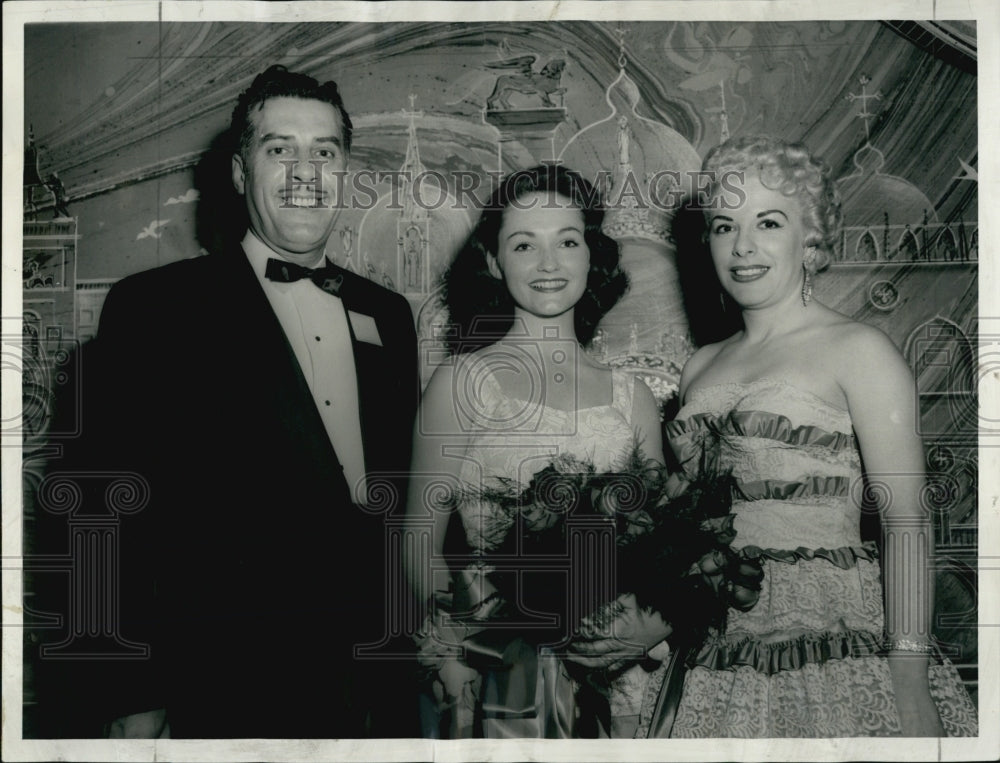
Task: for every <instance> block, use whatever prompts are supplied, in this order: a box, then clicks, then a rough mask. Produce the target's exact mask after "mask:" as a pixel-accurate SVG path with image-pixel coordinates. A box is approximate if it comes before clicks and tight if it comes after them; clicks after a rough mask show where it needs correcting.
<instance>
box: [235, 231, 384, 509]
mask: <svg viewBox="0 0 1000 763" xmlns="http://www.w3.org/2000/svg"><path fill="white" fill-rule="evenodd" d="M243 251H244V252H246V255H247V258H248V259H249V260H250V265H251V267H253V271H254V273H255V274H256V275H257V280H258V281H260V285H261V287H262V288H263V289H264V294H265V295H266V296H267V299H268V302H270V303H271V309H272V310H274V315H275V317H277V319H278V322H279V323H280V324H281V328H282V329H283V330H284V332H285V337H286V338H287V339H288V343H289V344H290V345H291V346H292V349H293V350H294V351H295V357H296V358H297V359H298V361H299V367H300V368H301V369H302V375H303V376H305V379H306V383H307V384H308V385H309V390H310V391H311V392H312V396H313V401H314V402H315V403H316V409H317V410H318V411H319V415H320V418H322V420H323V426H324V427H325V428H326V433H327V436H328V437H329V438H330V442H331V444H332V445H333V449H334V451H336V453H337V458H339V459H340V463H341V464H342V465H343V467H344V476H345V477H346V478H347V484H348V485H349V486H350V487H351V491H352V494H353V496H354V500H355V501H356V502H358V503H364V502H365V500H366V498H367V489H366V485H365V457H364V447H363V444H362V439H361V418H360V413H359V407H358V378H357V373H356V370H355V367H354V348H353V346H352V344H351V333H350V326H349V325H348V317H347V311H346V310H345V309H344V303H343V302H342V301H341V299H340V297H335V296H334V295H332V294H328V293H327V292H325V291H323V290H322V289H320V288H319V287H318V286H316V284H314V283H313V282H312V281H310V280H308V279H305V278H304V279H301V280H299V281H293V282H292V283H280V282H277V281H272V280H270V279H269V278H267V277H266V276H265V275H264V271H265V268H266V267H267V261H268V259H269V258H272V257H273V258H276V259H284V258H282V257H281V256H280V255H279V254H277V253H276V252H274V251H272V250H271V248H270V247H269V246H267V245H266V244H265V243H264V242H263V241H261V240H260V239H259V238H257V236H255V235H254V234H253V233H251V232H250V231H247V234H246V236H244V237H243ZM322 264H323V258H322V257H320V259H319V260H318V261H317V262H315V263H313V264H312V265H311V266H310V267H318V266H320V265H322Z"/></svg>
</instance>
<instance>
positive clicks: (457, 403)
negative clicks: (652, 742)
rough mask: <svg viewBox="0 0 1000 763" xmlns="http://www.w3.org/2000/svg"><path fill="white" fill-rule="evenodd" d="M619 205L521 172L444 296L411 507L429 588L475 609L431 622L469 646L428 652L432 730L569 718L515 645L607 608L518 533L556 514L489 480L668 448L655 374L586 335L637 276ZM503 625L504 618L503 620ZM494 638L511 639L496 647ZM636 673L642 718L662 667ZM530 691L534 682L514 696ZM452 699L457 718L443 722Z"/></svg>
mask: <svg viewBox="0 0 1000 763" xmlns="http://www.w3.org/2000/svg"><path fill="white" fill-rule="evenodd" d="M602 218H603V211H602V209H601V207H600V200H599V197H598V195H597V194H596V192H595V191H594V189H593V188H592V187H591V186H590V185H589V184H588V183H586V181H584V180H583V179H582V178H581V177H580V176H579V175H577V174H576V173H573V172H571V171H569V170H566V169H565V168H563V167H560V166H544V167H538V168H535V169H532V170H525V171H521V172H518V173H515V174H514V175H512V176H510V177H508V178H507V179H506V180H505V181H504V182H503V183H502V184H501V185H500V187H499V188H498V189H497V191H496V192H495V193H494V194H493V196H492V198H491V199H490V200H489V202H488V203H487V205H486V207H485V209H484V211H483V213H482V216H481V218H480V220H479V222H478V224H477V226H476V228H475V230H474V232H473V234H472V236H471V238H470V241H469V243H468V244H467V245H466V246H465V248H464V249H463V250H462V251H461V252H460V253H459V254H458V256H457V257H456V260H455V262H454V264H453V265H452V267H451V269H450V271H449V273H448V274H447V275H446V279H445V288H446V292H445V302H446V304H447V306H448V308H449V312H450V317H451V322H452V323H453V324H454V325H455V326H456V327H457V331H456V332H455V333H454V334H453V335H451V336H450V337H449V339H448V344H449V350H450V358H449V359H448V360H447V361H446V362H444V363H443V364H442V365H441V366H440V367H439V368H438V369H437V370H436V372H435V373H434V376H433V377H432V379H431V381H430V383H429V385H428V387H427V390H426V392H425V395H424V399H423V403H422V406H421V410H420V414H419V416H418V423H417V432H416V435H415V443H414V446H415V447H414V454H415V455H414V464H413V470H412V471H413V476H412V479H411V491H410V500H409V502H408V521H409V529H410V532H411V536H410V537H411V538H417V537H418V536H419V534H420V532H421V530H423V531H424V532H425V535H424V538H426V540H425V541H424V542H425V543H426V545H425V546H423V551H422V552H421V550H420V547H419V545H418V544H419V543H420V541H419V540H414V545H413V546H410V547H409V548H410V550H409V552H408V553H407V554H406V563H407V568H408V572H409V575H410V579H411V582H412V585H413V589H414V591H415V595H416V599H417V601H418V602H420V603H421V604H422V603H423V602H427V601H429V600H430V599H431V597H432V594H433V593H435V592H436V591H437V592H440V591H442V590H443V589H446V588H449V587H450V589H451V598H452V601H451V602H450V607H449V609H450V610H451V611H452V612H462V613H464V614H465V618H464V620H463V621H462V623H463V624H461V625H459V626H454V627H452V629H451V630H450V631H448V630H447V629H448V627H449V626H448V625H446V624H444V621H445V620H447V618H446V617H443V616H442V615H441V612H440V611H439V612H437V613H436V614H435V615H434V617H433V618H432V620H433V621H434V623H435V626H434V627H435V628H437V630H436V632H435V633H434V634H433V639H432V638H431V636H430V635H429V634H428V633H426V632H425V633H422V634H421V636H422V642H421V650H422V653H426V651H427V649H428V644H429V642H431V641H433V642H434V643H436V644H437V645H439V646H440V645H441V644H447V643H448V642H449V640H450V641H451V643H453V644H455V645H456V647H457V648H456V649H454V650H453V653H452V654H451V655H449V656H448V657H447V659H437V660H436V661H435V660H433V659H432V660H426V659H425V660H424V663H425V664H428V662H430V663H431V667H432V668H433V670H434V672H435V674H434V676H433V682H434V693H435V694H434V697H435V700H436V705H437V706H436V707H431V706H430V705H433V704H435V701H432V700H431V699H430V698H429V697H428V701H427V706H426V707H425V708H424V711H425V712H424V727H425V733H426V734H427V735H428V736H438V735H444V736H478V735H486V736H494V735H502V736H525V737H532V736H547V735H548V736H551V735H558V734H561V733H567V729H566V728H563V729H562V730H554V729H552V728H546V721H545V719H544V718H543V717H542V715H543V714H542V713H541V711H539V710H538V709H537V708H538V704H539V703H538V702H537V701H536V697H537V696H540V694H539V693H540V692H541V691H542V689H541V688H540V686H539V684H540V683H541V681H542V678H541V676H540V672H541V671H539V675H538V678H537V681H536V678H535V674H534V672H533V671H532V668H531V667H530V666H531V665H533V664H534V662H533V661H532V659H527V660H519V659H516V654H515V653H516V651H517V649H527V650H529V651H530V650H534V649H535V647H536V646H538V645H543V644H546V643H549V644H552V643H557V642H559V641H561V640H563V639H564V638H565V637H566V636H567V635H568V633H569V632H570V631H571V630H572V627H573V622H576V621H579V619H580V618H582V617H585V616H587V615H589V614H591V613H590V612H588V611H586V608H587V606H588V604H587V602H588V601H589V600H590V599H589V596H590V594H591V593H593V592H592V591H584V590H567V589H566V588H565V587H560V585H559V584H558V582H556V583H553V580H556V581H557V580H558V577H559V573H558V572H557V573H556V575H555V576H553V574H552V573H548V574H546V573H545V572H544V570H541V569H540V567H544V562H540V561H539V560H538V559H536V558H531V557H530V556H529V555H528V553H527V552H526V551H525V550H524V549H520V548H518V547H516V545H515V546H512V545H511V543H512V541H511V538H517V537H520V534H519V533H518V532H517V530H518V528H516V527H514V525H515V523H524V524H525V526H526V529H528V530H540V529H544V527H535V526H533V524H541V525H544V523H546V522H549V521H551V520H552V519H553V517H552V516H551V515H549V514H547V513H546V512H544V511H540V512H536V513H534V514H533V513H532V512H530V511H529V512H527V513H524V512H511V511H509V510H507V509H505V508H504V507H503V506H502V505H500V503H499V502H498V501H494V500H491V499H490V497H489V495H490V491H498V492H499V493H503V492H510V491H512V490H513V491H517V490H520V489H523V488H526V487H528V485H529V483H530V481H531V479H532V476H533V475H535V474H537V473H538V472H540V471H542V470H543V469H545V468H546V467H548V466H552V465H557V466H558V465H559V464H560V463H563V462H565V461H567V460H573V461H575V462H577V463H581V462H582V463H585V464H587V465H592V466H593V468H594V469H595V470H596V471H597V472H604V471H610V470H614V469H618V468H621V467H622V466H624V465H625V463H626V462H627V461H628V459H629V458H630V456H632V454H633V451H634V450H635V448H636V446H637V444H638V445H639V447H641V451H642V453H644V454H645V457H648V458H649V459H652V460H655V461H662V443H661V435H660V425H659V415H658V409H657V407H656V403H655V400H654V398H653V396H652V394H651V393H650V391H649V389H648V388H647V387H646V386H645V385H644V384H643V383H642V382H641V381H639V380H637V379H634V378H633V377H631V376H630V375H628V374H627V373H625V372H623V371H619V370H612V369H609V368H607V367H606V366H603V365H601V364H599V363H597V362H596V361H595V360H594V359H592V358H591V357H590V356H589V355H587V354H586V353H585V352H584V351H583V347H582V345H585V344H586V343H587V342H589V341H590V339H591V338H592V336H593V334H594V331H595V329H596V327H597V323H598V321H599V320H600V318H601V317H602V316H603V315H604V314H605V313H606V312H607V311H608V310H609V309H610V308H611V307H612V306H613V305H614V304H615V302H616V301H617V300H618V299H619V297H620V296H621V295H622V294H623V293H624V291H625V289H626V287H627V280H626V277H625V275H624V273H623V272H622V271H621V269H620V267H619V254H618V247H617V244H615V243H614V242H613V241H612V240H611V239H609V238H607V237H606V236H605V235H604V234H602V233H601V232H600V226H601V221H602ZM512 529H513V530H515V531H514V532H512ZM456 530H457V532H456ZM446 535H447V536H448V537H449V541H448V545H447V548H448V549H450V552H452V558H451V560H450V561H451V564H452V567H457V568H458V569H457V571H456V574H455V579H454V581H453V582H452V581H451V580H450V579H449V578H450V575H449V574H448V570H447V569H446V568H445V567H444V565H442V564H437V565H436V568H435V569H434V570H432V569H431V567H432V564H428V557H429V559H430V560H431V561H432V562H436V561H437V560H441V559H442V558H443V554H445V553H446ZM456 535H457V536H458V537H459V542H458V543H457V544H456V543H454V542H453V540H454V537H455V536H456ZM456 547H457V548H458V550H459V551H461V552H462V553H461V554H459V555H458V557H455V556H454V553H453V552H454V551H455V550H456ZM456 559H459V560H460V561H456ZM449 583H450V586H449ZM599 584H600V582H599V583H598V585H599ZM563 586H565V584H563ZM567 594H568V595H567ZM567 600H569V603H567ZM625 603H626V604H627V603H628V602H627V601H626V602H625ZM553 613H555V614H556V615H557V616H558V619H557V620H556V621H552V620H551V614H553ZM546 614H548V615H549V616H550V618H549V620H548V621H547V620H546V617H545V616H546ZM629 622H630V623H631V626H632V629H633V631H634V634H633V635H636V636H637V637H641V639H642V640H643V641H644V642H648V643H650V644H656V643H657V642H658V641H661V640H662V639H663V638H664V637H665V636H666V635H667V634H668V633H669V627H667V626H666V624H665V623H664V622H663V620H662V619H661V618H660V617H659V616H657V615H655V614H650V613H645V612H642V611H637V610H635V609H634V608H633V610H632V611H631V612H629ZM497 623H502V628H499V629H498V628H493V629H490V628H489V627H488V626H489V625H491V624H497ZM445 631H447V632H445ZM515 636H516V637H520V638H518V639H515V638H513V637H515ZM470 637H471V638H470ZM515 642H516V643H515ZM498 643H499V644H500V645H499V646H498V645H497V644H498ZM432 646H433V644H432ZM491 650H492V652H493V653H499V652H502V654H494V656H495V657H496V659H494V660H493V661H492V662H491V661H490V659H489V655H488V654H487V653H489V652H491ZM432 651H433V650H432ZM425 656H426V654H425ZM477 660H478V661H477ZM539 662H543V661H539ZM552 663H553V661H552V660H549V661H547V662H546V664H548V665H549V666H550V667H551V665H552ZM484 665H485V666H487V667H484ZM512 665H513V666H514V667H513V668H512V667H511V666H512ZM525 665H528V666H529V667H528V668H524V666H525ZM519 668H524V670H527V671H528V672H531V673H532V675H524V670H522V671H521V672H520V673H518V672H517V670H518V669H519ZM635 670H636V671H638V672H637V673H636V674H634V675H633V674H632V673H628V674H627V677H623V678H622V679H620V680H619V681H618V682H616V687H617V688H615V689H613V691H612V696H611V704H612V714H613V715H614V716H615V717H616V719H617V721H616V722H618V723H621V724H624V727H630V724H631V725H633V726H634V725H635V721H636V719H635V716H637V715H638V712H639V704H640V701H641V697H642V695H643V693H644V692H645V690H646V688H647V684H648V682H649V671H644V670H643V668H641V667H639V666H636V668H635ZM562 678H563V679H564V678H565V676H562ZM522 684H526V686H525V685H522ZM517 687H520V688H517ZM532 687H534V688H532ZM519 693H520V694H522V695H523V694H525V693H527V695H528V696H526V697H523V696H522V697H521V701H520V705H521V706H518V707H512V705H517V704H518V702H517V701H516V700H514V699H513V698H512V697H513V696H514V695H517V694H519ZM443 709H447V710H448V711H449V712H448V713H445V714H444V715H442V717H447V718H450V728H449V729H443V730H442V729H440V728H438V725H439V723H440V718H439V717H438V715H437V714H438V713H439V712H441V711H442V710H443ZM443 725H448V724H447V723H445V724H443ZM623 733H628V731H627V730H626V731H625V732H623Z"/></svg>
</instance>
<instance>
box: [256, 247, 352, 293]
mask: <svg viewBox="0 0 1000 763" xmlns="http://www.w3.org/2000/svg"><path fill="white" fill-rule="evenodd" d="M264 275H265V276H266V277H267V278H268V279H270V280H271V281H278V282H279V283H291V282H292V281H300V280H302V279H303V278H308V279H309V280H310V281H312V282H313V283H314V284H316V285H317V286H318V287H319V288H321V289H322V290H323V291H325V292H326V293H327V294H332V295H333V296H335V297H337V296H340V287H341V286H342V285H343V283H344V274H343V273H337V272H334V268H333V266H332V265H331V264H330V263H327V264H326V265H323V266H322V267H319V268H306V267H303V266H302V265H296V264H295V263H294V262H286V261H285V260H277V259H275V258H273V257H272V258H270V259H269V260H268V261H267V268H266V269H265V270H264Z"/></svg>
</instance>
